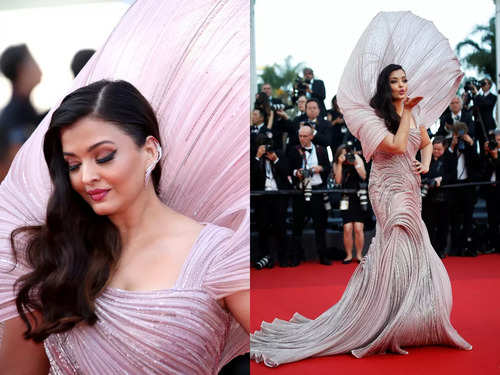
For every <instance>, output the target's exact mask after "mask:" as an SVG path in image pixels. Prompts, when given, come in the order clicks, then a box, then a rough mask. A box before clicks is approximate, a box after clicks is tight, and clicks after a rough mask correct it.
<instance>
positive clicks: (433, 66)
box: [337, 12, 463, 161]
mask: <svg viewBox="0 0 500 375" xmlns="http://www.w3.org/2000/svg"><path fill="white" fill-rule="evenodd" d="M389 64H398V65H401V66H402V67H403V69H404V70H405V72H406V77H407V78H408V96H409V97H416V96H422V97H423V99H422V101H421V102H420V103H419V104H418V105H417V106H416V107H415V108H414V109H413V116H414V117H415V121H416V122H417V124H418V125H423V126H425V127H427V128H428V127H429V126H431V125H432V124H433V123H434V122H435V121H436V120H437V119H438V118H439V116H441V114H442V113H443V111H444V110H445V108H446V107H447V106H448V105H449V104H450V101H451V98H452V97H453V96H454V95H456V92H457V89H458V86H459V85H460V81H461V80H462V77H463V73H462V71H461V70H460V63H459V62H458V59H457V57H456V56H455V54H454V53H453V50H452V49H451V47H450V43H449V41H448V39H446V38H445V36H444V35H443V34H441V33H440V32H439V31H438V30H437V28H436V26H435V25H434V24H433V23H432V22H431V21H428V20H425V19H423V18H420V17H418V16H416V15H414V14H413V13H411V12H380V13H378V14H377V16H375V18H374V19H373V20H372V21H371V22H370V24H369V25H368V27H367V28H366V30H365V31H364V32H363V34H362V35H361V38H360V39H359V41H358V43H357V44H356V47H355V48H354V50H353V52H352V54H351V56H350V57H349V60H348V62H347V65H346V67H345V69H344V72H343V74H342V77H341V79H340V85H339V90H338V92H337V100H338V104H339V106H340V108H341V110H342V112H343V113H344V118H345V121H346V125H347V127H348V128H349V130H350V131H351V133H352V134H353V135H354V136H355V137H356V138H358V139H360V140H361V142H362V147H363V156H364V157H365V159H366V161H370V159H371V157H372V155H373V153H374V151H375V150H376V148H377V147H378V145H379V144H380V142H382V140H383V139H384V137H385V136H386V135H387V134H389V131H388V130H387V128H386V126H385V124H384V121H383V120H382V119H381V118H380V117H378V116H377V115H376V114H375V112H374V110H373V108H371V107H370V105H369V103H370V100H371V98H372V97H373V95H375V91H376V87H377V78H378V75H379V74H380V72H381V71H382V69H384V68H385V67H386V66H387V65H389Z"/></svg>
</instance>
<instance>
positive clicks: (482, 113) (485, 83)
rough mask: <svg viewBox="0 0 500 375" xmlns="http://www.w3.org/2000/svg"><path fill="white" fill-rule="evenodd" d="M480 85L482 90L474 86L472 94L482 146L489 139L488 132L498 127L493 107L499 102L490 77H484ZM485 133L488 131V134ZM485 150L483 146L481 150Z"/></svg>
mask: <svg viewBox="0 0 500 375" xmlns="http://www.w3.org/2000/svg"><path fill="white" fill-rule="evenodd" d="M480 85H481V91H478V89H477V87H475V86H472V94H473V95H474V96H473V101H474V107H473V111H474V118H475V120H476V122H477V125H476V137H477V140H478V141H479V144H480V145H481V146H482V145H483V144H484V142H486V140H487V134H490V133H491V132H493V130H494V129H495V128H496V123H495V119H494V118H493V108H494V107H495V103H496V102H497V97H496V95H494V94H492V93H491V91H490V90H491V80H490V79H489V78H484V79H482V80H481V81H480ZM481 123H482V125H483V126H484V131H483V130H482V127H481V126H482V125H481ZM484 133H486V136H485V134H484ZM483 151H484V149H483V147H481V152H483Z"/></svg>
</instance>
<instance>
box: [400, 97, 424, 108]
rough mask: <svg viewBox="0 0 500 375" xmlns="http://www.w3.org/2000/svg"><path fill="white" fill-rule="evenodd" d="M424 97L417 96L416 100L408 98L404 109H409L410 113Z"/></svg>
mask: <svg viewBox="0 0 500 375" xmlns="http://www.w3.org/2000/svg"><path fill="white" fill-rule="evenodd" d="M423 98H424V97H423V96H417V97H415V98H411V99H410V98H406V99H405V101H404V103H403V104H404V109H407V110H409V111H411V110H412V109H413V107H415V106H416V105H417V104H418V103H420V101H421V100H422V99H423Z"/></svg>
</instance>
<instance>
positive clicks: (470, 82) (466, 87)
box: [464, 78, 484, 92]
mask: <svg viewBox="0 0 500 375" xmlns="http://www.w3.org/2000/svg"><path fill="white" fill-rule="evenodd" d="M483 83H484V82H483V81H482V80H481V81H478V80H477V79H475V78H471V79H469V80H468V81H466V82H465V85H464V90H465V91H466V92H469V91H472V88H473V86H476V88H478V87H481V86H482V85H483Z"/></svg>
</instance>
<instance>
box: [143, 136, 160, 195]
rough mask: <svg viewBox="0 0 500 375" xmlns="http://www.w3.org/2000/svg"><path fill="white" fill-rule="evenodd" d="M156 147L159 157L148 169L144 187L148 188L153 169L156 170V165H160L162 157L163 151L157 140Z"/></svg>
mask: <svg viewBox="0 0 500 375" xmlns="http://www.w3.org/2000/svg"><path fill="white" fill-rule="evenodd" d="M155 146H156V151H157V152H158V156H157V157H156V160H155V161H154V162H153V163H152V164H151V165H150V166H149V167H148V168H147V169H146V173H145V176H144V186H147V184H148V180H149V177H150V176H151V173H152V172H153V169H155V167H156V164H158V162H159V161H160V159H161V156H162V149H161V146H160V144H159V143H158V141H157V140H155Z"/></svg>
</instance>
